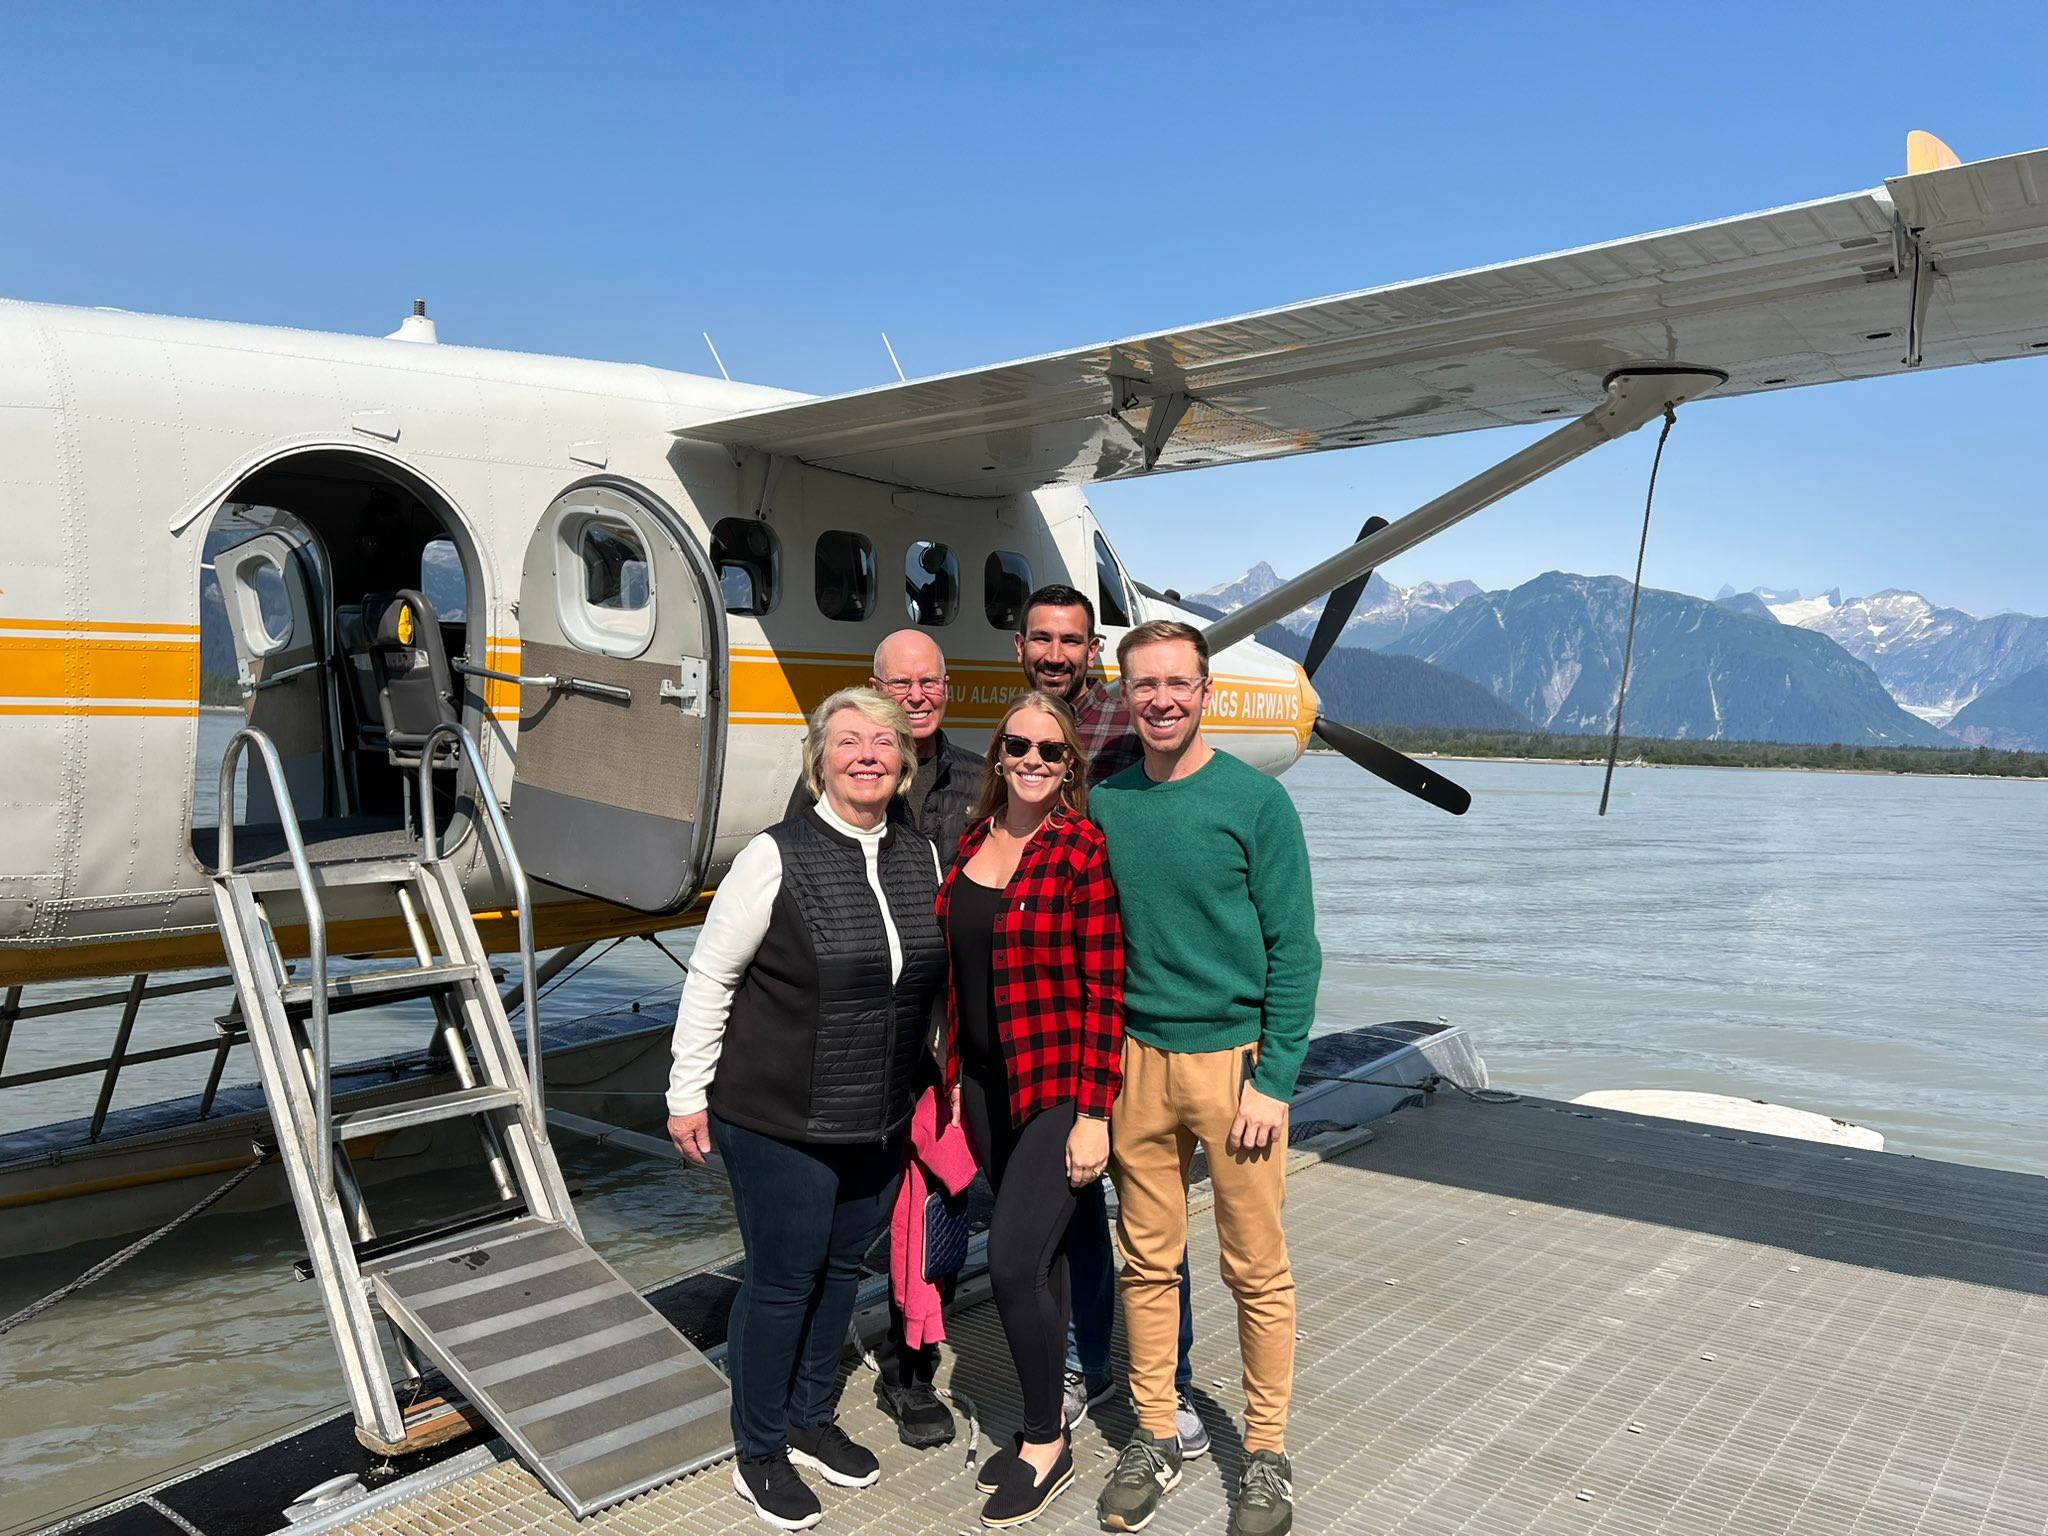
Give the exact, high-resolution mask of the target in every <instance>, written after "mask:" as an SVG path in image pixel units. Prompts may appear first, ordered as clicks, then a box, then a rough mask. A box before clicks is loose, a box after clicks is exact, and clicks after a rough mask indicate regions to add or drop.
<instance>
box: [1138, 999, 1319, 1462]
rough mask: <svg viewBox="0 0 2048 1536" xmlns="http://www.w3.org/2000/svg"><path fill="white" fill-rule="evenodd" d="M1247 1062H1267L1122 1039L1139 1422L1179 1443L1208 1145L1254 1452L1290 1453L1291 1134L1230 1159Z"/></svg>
mask: <svg viewBox="0 0 2048 1536" xmlns="http://www.w3.org/2000/svg"><path fill="white" fill-rule="evenodd" d="M1247 1059H1252V1060H1256V1059H1257V1047H1255V1046H1245V1047H1241V1048H1240V1049H1237V1050H1230V1051H1202V1052H1174V1051H1160V1050H1155V1049H1153V1048H1152V1047H1151V1046H1149V1045H1146V1044H1144V1043H1142V1042H1141V1041H1138V1040H1134V1039H1132V1038H1130V1037H1129V1036H1126V1037H1125V1039H1124V1085H1123V1091H1122V1092H1121V1093H1120V1094H1119V1095H1118V1096H1117V1101H1116V1108H1115V1109H1114V1110H1113V1111H1112V1112H1111V1114H1110V1121H1109V1125H1110V1150H1111V1154H1112V1156H1111V1159H1110V1174H1111V1177H1112V1178H1114V1179H1115V1180H1116V1192H1117V1199H1118V1201H1119V1204H1120V1207H1121V1208H1120V1211H1119V1213H1118V1216H1117V1241H1118V1243H1119V1245H1120V1246H1121V1247H1122V1248H1123V1252H1124V1271H1123V1286H1122V1289H1123V1299H1124V1329H1125V1332H1126V1335H1127V1336H1128V1338H1129V1340H1130V1348H1131V1396H1132V1398H1133V1399H1134V1400H1135V1402H1136V1403H1137V1408H1138V1423H1139V1424H1140V1425H1141V1426H1143V1428H1144V1429H1145V1431H1146V1433H1148V1434H1152V1435H1161V1436H1171V1435H1172V1434H1173V1432H1174V1427H1173V1413H1174V1406H1175V1398H1174V1390H1173V1367H1174V1358H1175V1356H1176V1354H1177V1353H1178V1345H1179V1337H1180V1273H1179V1271H1180V1261H1181V1257H1182V1255H1183V1254H1185V1253H1186V1251H1187V1241H1188V1165H1189V1163H1190V1162H1191V1161H1192V1160H1193V1158H1194V1155H1195V1145H1196V1143H1198V1142H1199V1143H1200V1144H1201V1146H1202V1148H1203V1150H1204V1151H1206V1152H1207V1153H1208V1154H1209V1182H1210V1185H1211V1187H1212V1188H1213V1189H1214V1191H1215V1196H1216V1204H1215V1209H1216V1236H1217V1240H1218V1243H1219V1245H1220V1246H1221V1248H1222V1271H1223V1283H1224V1284H1225V1285H1227V1286H1229V1287H1230V1292H1231V1294H1232V1295H1233V1296H1235V1297H1236V1298H1237V1344H1238V1351H1239V1353H1240V1354H1241V1355H1242V1356H1243V1357H1244V1399H1245V1413H1244V1424H1245V1435H1244V1446H1245V1450H1246V1451H1284V1450H1286V1449H1287V1404H1288V1400H1289V1398H1291V1397H1292V1396H1293V1392H1294V1271H1293V1270H1292V1269H1291V1268H1290V1267H1289V1265H1288V1262H1287V1235H1286V1233H1285V1232H1284V1231H1282V1229H1281V1226H1280V1208H1281V1206H1282V1205H1283V1204H1285V1203H1286V1199H1287V1143H1286V1139H1285V1135H1284V1126H1283V1135H1282V1136H1281V1138H1280V1140H1279V1144H1278V1145H1277V1146H1275V1147H1271V1148H1268V1149H1267V1150H1265V1151H1264V1152H1261V1153H1258V1154H1255V1155H1254V1154H1246V1153H1242V1152H1239V1153H1232V1152H1230V1151H1228V1150H1227V1149H1226V1142H1227V1140H1228V1138H1229V1135H1230V1126H1231V1122H1232V1121H1233V1120H1235V1119H1236V1118H1237V1103H1238V1093H1239V1090H1240V1088H1241V1085H1242V1083H1243V1081H1244V1064H1245V1062H1246V1060H1247Z"/></svg>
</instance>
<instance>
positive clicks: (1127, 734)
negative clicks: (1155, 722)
mask: <svg viewBox="0 0 2048 1536" xmlns="http://www.w3.org/2000/svg"><path fill="white" fill-rule="evenodd" d="M1074 725H1075V728H1076V733H1077V734H1078V735H1079V736H1080V738H1081V750H1082V751H1083V752H1086V753H1087V754H1088V782H1089V783H1090V784H1100V783H1101V782H1102V781H1103V780H1104V779H1106V778H1108V777H1109V776H1110V775H1111V774H1112V773H1121V772H1123V770H1124V769H1126V768H1128V767H1130V766H1131V764H1133V763H1135V762H1136V761H1137V760H1138V759H1139V758H1141V757H1143V756H1144V755H1145V747H1144V744H1143V743H1142V742H1140V741H1139V740H1138V733H1137V732H1136V731H1135V730H1133V729H1132V728H1131V706H1130V705H1128V704H1126V703H1125V702H1124V691H1123V688H1122V687H1121V686H1118V687H1115V688H1112V687H1110V686H1109V684H1108V683H1107V682H1105V681H1103V680H1102V679H1101V678H1097V679H1096V680H1095V681H1094V682H1092V683H1090V684H1089V685H1088V687H1087V689H1086V690H1085V691H1084V692H1083V693H1082V695H1081V697H1079V698H1078V699H1076V700H1074Z"/></svg>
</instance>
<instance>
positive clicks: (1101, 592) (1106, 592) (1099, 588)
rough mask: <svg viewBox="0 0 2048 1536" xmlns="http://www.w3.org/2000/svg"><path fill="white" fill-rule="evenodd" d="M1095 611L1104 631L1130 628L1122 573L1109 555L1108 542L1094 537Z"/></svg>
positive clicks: (1129, 606)
mask: <svg viewBox="0 0 2048 1536" xmlns="http://www.w3.org/2000/svg"><path fill="white" fill-rule="evenodd" d="M1095 611H1096V613H1097V615H1098V616H1099V617H1100V619H1101V623H1102V627H1103V628H1104V629H1129V628H1130V627H1131V595H1130V593H1129V592H1128V591H1126V590H1125V588H1124V573H1123V571H1122V569H1121V568H1120V567H1119V566H1118V565H1117V563H1116V556H1115V555H1113V554H1111V553H1110V549H1109V540H1107V539H1105V538H1104V537H1103V536H1102V535H1101V533H1099V532H1098V533H1097V534H1096V535H1095Z"/></svg>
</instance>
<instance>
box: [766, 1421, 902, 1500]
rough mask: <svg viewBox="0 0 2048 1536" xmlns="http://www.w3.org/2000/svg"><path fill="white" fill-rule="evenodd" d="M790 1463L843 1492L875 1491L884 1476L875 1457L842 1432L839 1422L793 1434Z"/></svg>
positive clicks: (790, 1437) (790, 1440) (817, 1425)
mask: <svg viewBox="0 0 2048 1536" xmlns="http://www.w3.org/2000/svg"><path fill="white" fill-rule="evenodd" d="M789 1459H790V1460H791V1461H793V1462H795V1463H796V1464H797V1465H798V1466H800V1467H809V1468H811V1469H812V1470H813V1471H815V1472H818V1473H821V1474H823V1476H824V1478H825V1481H826V1482H828V1483H834V1484H837V1485H838V1486H839V1487H841V1488H872V1487H874V1485H875V1484H876V1482H877V1481H879V1480H880V1478H881V1476H882V1464H881V1462H879V1461H877V1460H876V1459H875V1453H874V1452H873V1451H871V1450H869V1449H868V1448H867V1447H866V1446H864V1445H862V1444H861V1443H860V1442H859V1441H857V1440H855V1439H854V1438H853V1437H852V1436H851V1435H849V1434H848V1433H847V1432H846V1431H845V1430H843V1429H841V1428H840V1427H839V1421H838V1420H837V1419H827V1420H826V1421H825V1422H824V1423H822V1424H813V1425H811V1426H810V1427H809V1428H808V1429H792V1430H790V1432H789Z"/></svg>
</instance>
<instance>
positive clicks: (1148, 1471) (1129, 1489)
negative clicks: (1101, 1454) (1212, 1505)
mask: <svg viewBox="0 0 2048 1536" xmlns="http://www.w3.org/2000/svg"><path fill="white" fill-rule="evenodd" d="M1179 1481H1180V1445H1179V1443H1178V1442H1176V1441H1173V1440H1168V1439H1164V1438H1157V1439H1155V1438H1154V1437H1153V1436H1151V1435H1148V1434H1146V1433H1145V1431H1144V1430H1142V1429H1141V1430H1139V1431H1138V1432H1137V1433H1136V1434H1135V1435H1133V1436H1132V1437H1131V1443H1130V1444H1129V1445H1127V1446H1125V1447H1124V1449H1123V1454H1122V1455H1121V1456H1119V1457H1117V1459H1116V1470H1115V1471H1113V1472H1111V1473H1110V1474H1109V1482H1108V1483H1107V1484H1105V1485H1104V1487H1103V1490H1102V1495H1101V1497H1099V1498H1098V1499H1096V1501H1095V1517H1096V1519H1097V1520H1099V1521H1100V1522H1101V1524H1102V1528H1103V1529H1104V1530H1105V1531H1142V1530H1143V1529H1145V1527H1146V1526H1147V1525H1149V1524H1151V1523H1152V1517H1153V1516H1154V1515H1156V1514H1158V1513H1159V1500H1160V1498H1161V1497H1162V1496H1163V1495H1164V1494H1165V1493H1166V1491H1167V1490H1168V1489H1169V1488H1171V1487H1172V1486H1173V1485H1174V1484H1175V1483H1177V1482H1179ZM1283 1529H1284V1527H1283Z"/></svg>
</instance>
